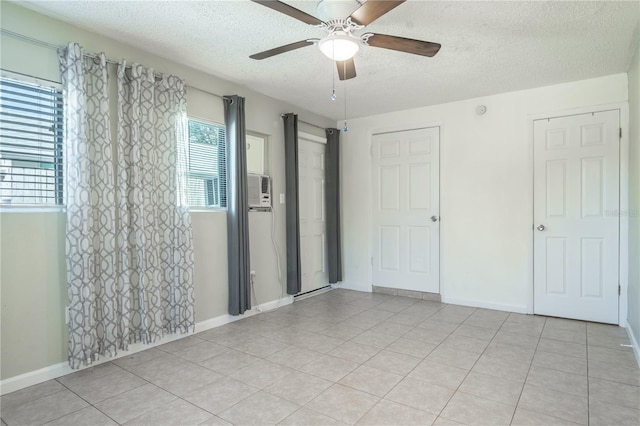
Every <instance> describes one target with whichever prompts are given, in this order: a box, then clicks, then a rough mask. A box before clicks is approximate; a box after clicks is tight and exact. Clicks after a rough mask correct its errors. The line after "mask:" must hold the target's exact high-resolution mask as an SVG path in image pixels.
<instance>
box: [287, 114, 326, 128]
mask: <svg viewBox="0 0 640 426" xmlns="http://www.w3.org/2000/svg"><path fill="white" fill-rule="evenodd" d="M285 115H287V114H280V117H284V116H285ZM298 123H304V124H307V125H309V126H312V127H316V128H318V129H322V130H327V128H326V127H321V126H318V125H317V124H313V123H309V122H308V121H304V120H298Z"/></svg>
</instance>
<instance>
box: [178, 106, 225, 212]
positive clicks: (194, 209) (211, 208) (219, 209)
mask: <svg viewBox="0 0 640 426" xmlns="http://www.w3.org/2000/svg"><path fill="white" fill-rule="evenodd" d="M191 121H195V122H198V123H203V124H206V125H210V126H216V127H220V128H222V129H224V133H225V141H224V165H225V169H224V180H225V190H226V188H227V187H228V164H227V127H226V125H224V124H221V123H218V122H216V121H214V120H211V119H207V118H202V117H198V116H197V115H193V114H189V113H187V181H188V179H189V178H190V177H191V176H192V175H198V174H200V175H201V176H202V177H203V178H204V177H206V176H205V175H204V174H202V173H199V172H192V171H191V139H190V134H189V123H190V122H191ZM219 149H220V148H218V150H219ZM218 154H219V152H218ZM218 174H219V176H218V182H220V174H221V173H218ZM207 176H208V175H207ZM188 186H189V184H188V182H187V197H188V195H189V194H188ZM218 192H219V191H218ZM219 196H220V194H219ZM221 198H222V197H221ZM225 199H226V200H228V194H226V197H225ZM225 204H226V203H225ZM227 210H228V207H227V205H225V206H193V205H191V200H189V211H190V212H226V211H227Z"/></svg>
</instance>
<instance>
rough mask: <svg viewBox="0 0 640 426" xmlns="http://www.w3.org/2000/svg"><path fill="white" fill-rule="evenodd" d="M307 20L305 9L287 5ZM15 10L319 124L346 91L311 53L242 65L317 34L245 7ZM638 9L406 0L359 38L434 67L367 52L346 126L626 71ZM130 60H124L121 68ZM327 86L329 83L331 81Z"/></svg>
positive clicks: (633, 5)
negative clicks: (309, 115) (143, 53)
mask: <svg viewBox="0 0 640 426" xmlns="http://www.w3.org/2000/svg"><path fill="white" fill-rule="evenodd" d="M287 3H288V4H290V5H292V6H294V7H297V8H299V9H301V10H304V11H305V12H307V13H309V14H312V15H315V14H316V11H315V7H316V3H317V2H315V1H288V2H287ZM20 4H21V5H23V6H25V7H29V8H33V9H35V10H37V11H39V12H41V13H45V14H47V15H51V16H53V17H56V18H59V19H62V20H64V21H67V22H70V23H72V24H74V25H77V26H79V27H82V28H85V29H88V30H90V31H94V32H97V33H101V34H104V35H107V36H109V37H111V38H114V39H117V40H120V41H122V42H125V43H127V44H130V45H133V46H136V47H139V48H141V49H144V50H147V51H149V52H152V53H155V54H157V55H159V56H163V57H168V58H171V59H173V60H175V61H176V62H179V63H183V64H186V65H189V66H192V67H194V68H197V69H200V70H203V71H205V72H208V73H211V74H214V75H217V76H220V77H222V78H225V79H227V80H231V81H234V82H237V83H239V84H242V85H245V86H247V87H249V88H251V89H253V90H256V91H258V92H261V93H264V94H266V95H269V96H272V97H274V98H278V99H282V100H284V101H287V102H290V103H292V104H294V105H298V106H300V107H304V108H306V109H308V110H310V111H313V112H316V113H318V114H321V115H324V116H326V117H330V118H333V119H336V120H338V119H342V118H343V117H344V102H343V99H344V98H343V94H344V89H345V83H343V82H336V88H337V92H338V95H339V99H338V100H337V101H335V102H332V101H331V100H330V95H331V87H332V78H333V73H334V65H333V64H332V62H331V61H330V60H329V59H327V58H326V57H325V56H324V55H323V54H322V53H321V52H320V51H319V50H318V49H317V47H315V46H310V47H306V48H303V49H299V50H295V51H292V52H288V53H285V54H282V55H279V56H275V57H272V58H269V59H265V60H262V61H256V60H253V59H250V58H249V55H251V54H253V53H256V52H260V51H263V50H267V49H270V48H273V47H276V46H280V45H283V44H288V43H292V42H295V41H300V40H305V39H308V38H319V37H322V36H323V35H324V32H323V31H322V30H320V29H318V28H315V27H312V26H308V25H306V24H304V23H302V22H300V21H297V20H295V19H292V18H289V17H287V16H285V15H282V14H280V13H278V12H275V11H272V10H270V9H267V8H265V7H263V6H261V5H259V4H256V3H252V2H249V1H239V0H237V1H204V2H197V1H184V0H183V1H164V2H161V1H153V2H151V1H29V2H20ZM639 16H640V2H637V1H633V2H616V1H614V2H578V1H572V2H569V1H567V2H565V1H532V2H529V1H526V2H525V1H511V2H485V1H471V2H462V1H460V2H459V1H455V2H453V1H418V0H413V1H411V0H410V1H407V2H406V3H404V4H402V5H400V6H399V7H397V8H396V9H394V10H392V11H391V12H389V13H388V14H387V15H385V16H383V17H381V18H380V19H378V20H377V21H375V22H374V23H372V24H371V25H369V26H368V27H367V28H366V29H365V31H370V32H377V33H382V34H391V35H398V36H403V37H409V38H417V39H421V40H426V41H433V42H438V43H441V44H442V49H441V50H440V52H439V53H438V54H437V55H436V56H435V57H433V58H426V57H422V56H415V55H410V54H406V53H400V52H395V51H391V50H385V49H380V48H373V47H364V48H362V49H361V50H360V52H359V53H358V54H357V56H356V57H355V63H356V68H357V73H358V76H357V77H356V78H355V79H352V80H348V81H347V82H346V91H347V100H348V108H347V115H348V116H349V117H360V116H365V115H371V114H377V113H383V112H388V111H395V110H402V109H407V108H414V107H418V106H424V105H433V104H439V103H444V102H450V101H455V100H460V99H468V98H473V97H478V96H485V95H490V94H496V93H503V92H509V91H513V90H520V89H527V88H533V87H539V86H545V85H550V84H556V83H562V82H566V81H574V80H581V79H586V78H592V77H597V76H602V75H607V74H614V73H619V72H626V71H627V69H628V66H629V63H630V60H631V57H632V49H633V45H634V37H637V34H638V33H637V31H638V30H637V27H638V21H639ZM128 59H135V58H128ZM336 78H337V77H336Z"/></svg>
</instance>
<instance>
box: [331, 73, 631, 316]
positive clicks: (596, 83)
mask: <svg viewBox="0 0 640 426" xmlns="http://www.w3.org/2000/svg"><path fill="white" fill-rule="evenodd" d="M626 100H627V76H626V74H618V75H612V76H607V77H601V78H596V79H592V80H585V81H579V82H573V83H566V84H561V85H556V86H550V87H542V88H538V89H533V90H526V91H519V92H512V93H506V94H501V95H495V96H489V97H485V98H478V99H471V100H466V101H461V102H454V103H449V104H442V105H435V106H430V107H424V108H416V109H411V110H407V111H399V112H394V113H390V114H382V115H376V116H371V117H364V118H358V119H350V120H349V131H348V132H347V133H346V134H345V135H344V137H343V142H342V151H341V155H342V191H343V192H342V203H343V204H342V206H343V207H342V208H343V217H342V220H343V222H342V229H343V236H344V237H343V242H344V267H345V271H344V283H343V286H344V287H346V288H352V289H358V290H364V291H370V290H371V263H370V256H371V207H370V206H371V205H372V202H371V182H370V180H371V156H370V146H371V134H372V133H376V132H379V131H389V130H399V129H409V128H417V127H424V126H429V125H439V126H441V141H440V143H441V147H440V153H441V154H440V156H441V166H440V171H441V172H440V173H441V181H440V185H441V186H440V188H441V189H440V197H441V211H440V216H441V217H442V222H441V240H440V241H441V294H442V296H443V300H444V301H448V302H451V303H461V304H469V305H473V306H484V307H493V308H498V309H507V310H514V311H522V312H526V311H528V310H529V309H531V304H532V296H531V294H532V288H533V284H532V282H533V281H532V276H533V275H532V268H533V267H532V257H533V255H532V249H533V234H532V232H533V231H532V223H533V217H532V216H533V213H532V212H533V192H532V186H533V171H532V170H533V167H532V165H533V163H532V144H531V132H532V130H531V129H532V125H531V121H530V119H531V117H532V116H534V115H537V114H542V113H545V114H547V113H548V114H549V115H553V114H557V113H560V112H570V111H571V110H576V109H579V108H583V107H587V106H593V107H595V108H596V109H597V106H598V105H604V104H611V103H617V102H626ZM381 101H384V100H381ZM478 105H486V106H487V112H486V114H485V115H482V116H478V115H476V114H475V108H476V106H478Z"/></svg>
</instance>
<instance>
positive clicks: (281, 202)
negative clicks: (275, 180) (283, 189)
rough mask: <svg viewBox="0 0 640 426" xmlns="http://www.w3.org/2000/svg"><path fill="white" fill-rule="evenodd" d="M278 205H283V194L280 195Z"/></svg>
mask: <svg viewBox="0 0 640 426" xmlns="http://www.w3.org/2000/svg"><path fill="white" fill-rule="evenodd" d="M280 204H284V194H280Z"/></svg>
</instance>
